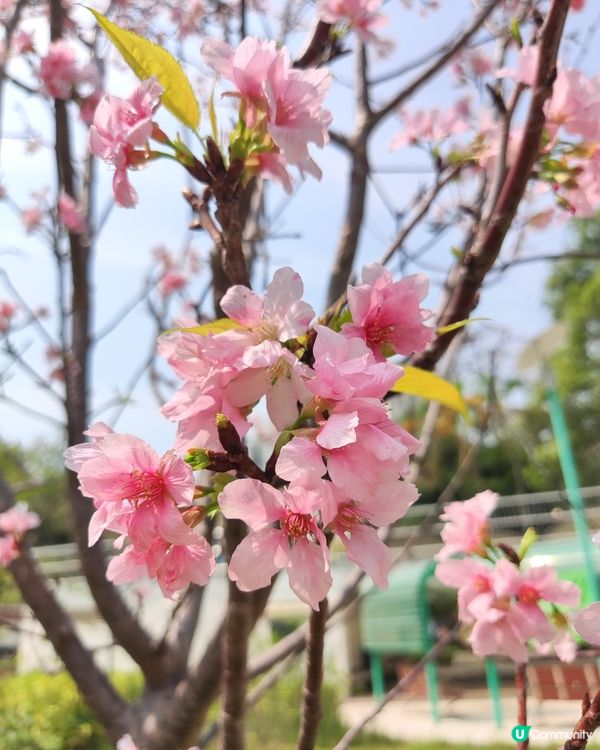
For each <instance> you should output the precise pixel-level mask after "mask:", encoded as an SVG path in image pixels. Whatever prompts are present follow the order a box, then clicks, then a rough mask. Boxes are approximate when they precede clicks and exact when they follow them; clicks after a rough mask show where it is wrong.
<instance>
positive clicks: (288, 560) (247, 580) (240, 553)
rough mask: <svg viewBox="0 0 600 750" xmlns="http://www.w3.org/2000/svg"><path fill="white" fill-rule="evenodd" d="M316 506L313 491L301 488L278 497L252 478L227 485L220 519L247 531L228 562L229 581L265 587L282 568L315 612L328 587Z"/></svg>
mask: <svg viewBox="0 0 600 750" xmlns="http://www.w3.org/2000/svg"><path fill="white" fill-rule="evenodd" d="M319 504H320V496H319V494H318V493H317V492H315V491H312V490H307V489H305V488H304V487H300V486H293V485H291V486H290V487H289V488H288V489H287V490H284V491H283V492H280V491H279V490H276V489H275V488H273V487H270V486H268V485H266V484H263V483H262V482H258V481H256V480H254V479H238V480H235V481H234V482H231V483H230V484H228V485H226V487H225V489H224V490H223V492H221V494H220V495H219V505H220V507H221V511H222V512H223V515H224V516H225V517H226V518H239V519H241V520H242V521H245V522H246V523H247V524H248V526H249V527H250V529H251V531H250V533H249V534H248V536H247V537H245V539H243V540H242V542H241V543H240V544H239V545H238V546H237V548H236V549H235V551H234V553H233V555H232V556H231V560H230V561H229V577H230V578H231V580H232V581H235V582H236V583H237V585H238V588H239V589H241V590H242V591H254V590H255V589H260V588H263V587H265V586H267V585H268V584H269V583H270V581H271V578H272V577H273V576H274V575H275V573H276V572H277V571H278V570H281V569H282V568H285V570H286V573H287V575H288V579H289V582H290V586H291V588H292V590H293V591H294V593H295V594H296V595H297V596H298V598H299V599H301V600H302V601H303V602H306V603H307V604H309V605H310V606H311V607H312V608H313V609H315V610H316V609H318V608H319V602H320V601H321V600H322V599H324V598H325V596H327V592H328V591H329V589H330V587H331V583H332V579H331V574H330V571H329V552H328V549H327V542H326V540H325V536H324V534H323V532H322V531H321V530H320V529H319V527H318V526H317V523H316V520H315V516H314V514H315V512H316V511H317V510H318V508H319ZM275 523H277V524H278V528H275V527H274V526H273V524H275Z"/></svg>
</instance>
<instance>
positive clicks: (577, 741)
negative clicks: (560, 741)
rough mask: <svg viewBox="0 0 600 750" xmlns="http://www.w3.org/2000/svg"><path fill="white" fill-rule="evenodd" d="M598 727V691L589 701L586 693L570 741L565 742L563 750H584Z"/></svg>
mask: <svg viewBox="0 0 600 750" xmlns="http://www.w3.org/2000/svg"><path fill="white" fill-rule="evenodd" d="M598 727H600V690H598V692H597V693H596V695H595V696H594V699H593V700H592V701H590V696H589V694H588V693H586V694H585V695H584V697H583V700H582V701H581V718H580V719H579V721H578V722H577V724H575V727H574V729H573V735H572V739H570V740H567V741H566V742H565V744H564V746H563V750H585V748H586V747H587V744H588V742H589V741H590V739H591V737H592V735H593V734H594V732H595V731H596V729H598Z"/></svg>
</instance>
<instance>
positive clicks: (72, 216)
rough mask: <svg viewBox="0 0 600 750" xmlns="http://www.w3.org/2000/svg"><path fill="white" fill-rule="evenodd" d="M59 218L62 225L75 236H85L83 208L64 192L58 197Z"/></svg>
mask: <svg viewBox="0 0 600 750" xmlns="http://www.w3.org/2000/svg"><path fill="white" fill-rule="evenodd" d="M58 216H59V219H60V221H61V224H63V226H65V227H66V228H67V229H68V230H69V231H70V232H73V234H83V233H84V232H85V231H86V221H85V217H84V215H83V213H82V211H81V208H79V206H78V205H77V203H75V201H74V200H73V198H72V197H71V196H70V195H68V193H65V192H62V193H61V194H60V195H59V197H58Z"/></svg>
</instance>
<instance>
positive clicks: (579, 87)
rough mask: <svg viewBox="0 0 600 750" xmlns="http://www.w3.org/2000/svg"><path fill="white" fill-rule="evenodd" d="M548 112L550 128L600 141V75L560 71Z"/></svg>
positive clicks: (564, 69) (548, 105) (547, 108)
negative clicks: (590, 76) (559, 128)
mask: <svg viewBox="0 0 600 750" xmlns="http://www.w3.org/2000/svg"><path fill="white" fill-rule="evenodd" d="M545 112H546V118H547V121H548V123H549V125H550V126H554V127H555V128H557V127H563V128H564V129H565V131H566V132H567V133H569V134H571V135H578V136H580V137H581V138H583V139H585V140H589V141H599V140H600V122H599V119H600V76H596V77H595V78H587V77H586V76H585V75H584V74H583V73H581V72H580V71H579V70H573V69H568V68H559V69H558V74H557V76H556V81H555V82H554V84H553V86H552V99H550V101H549V102H548V104H547V105H546V108H545Z"/></svg>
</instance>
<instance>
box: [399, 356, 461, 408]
mask: <svg viewBox="0 0 600 750" xmlns="http://www.w3.org/2000/svg"><path fill="white" fill-rule="evenodd" d="M392 391H393V392H394V393H406V394H408V395H411V396H421V397H422V398H427V399H429V400H430V401H439V402H440V403H441V404H443V405H444V406H448V407H449V408H450V409H454V411H457V412H459V413H460V414H462V416H463V417H464V418H465V419H466V420H467V421H468V419H469V412H468V411H467V405H466V403H465V400H464V399H463V397H462V396H461V394H460V391H459V390H458V388H457V387H456V386H455V385H454V384H453V383H449V382H448V381H447V380H444V378H440V376H439V375H434V373H432V372H428V371H427V370H420V369H419V368H418V367H410V366H406V367H404V375H403V377H401V378H400V380H397V381H396V382H395V383H394V385H393V387H392Z"/></svg>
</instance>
